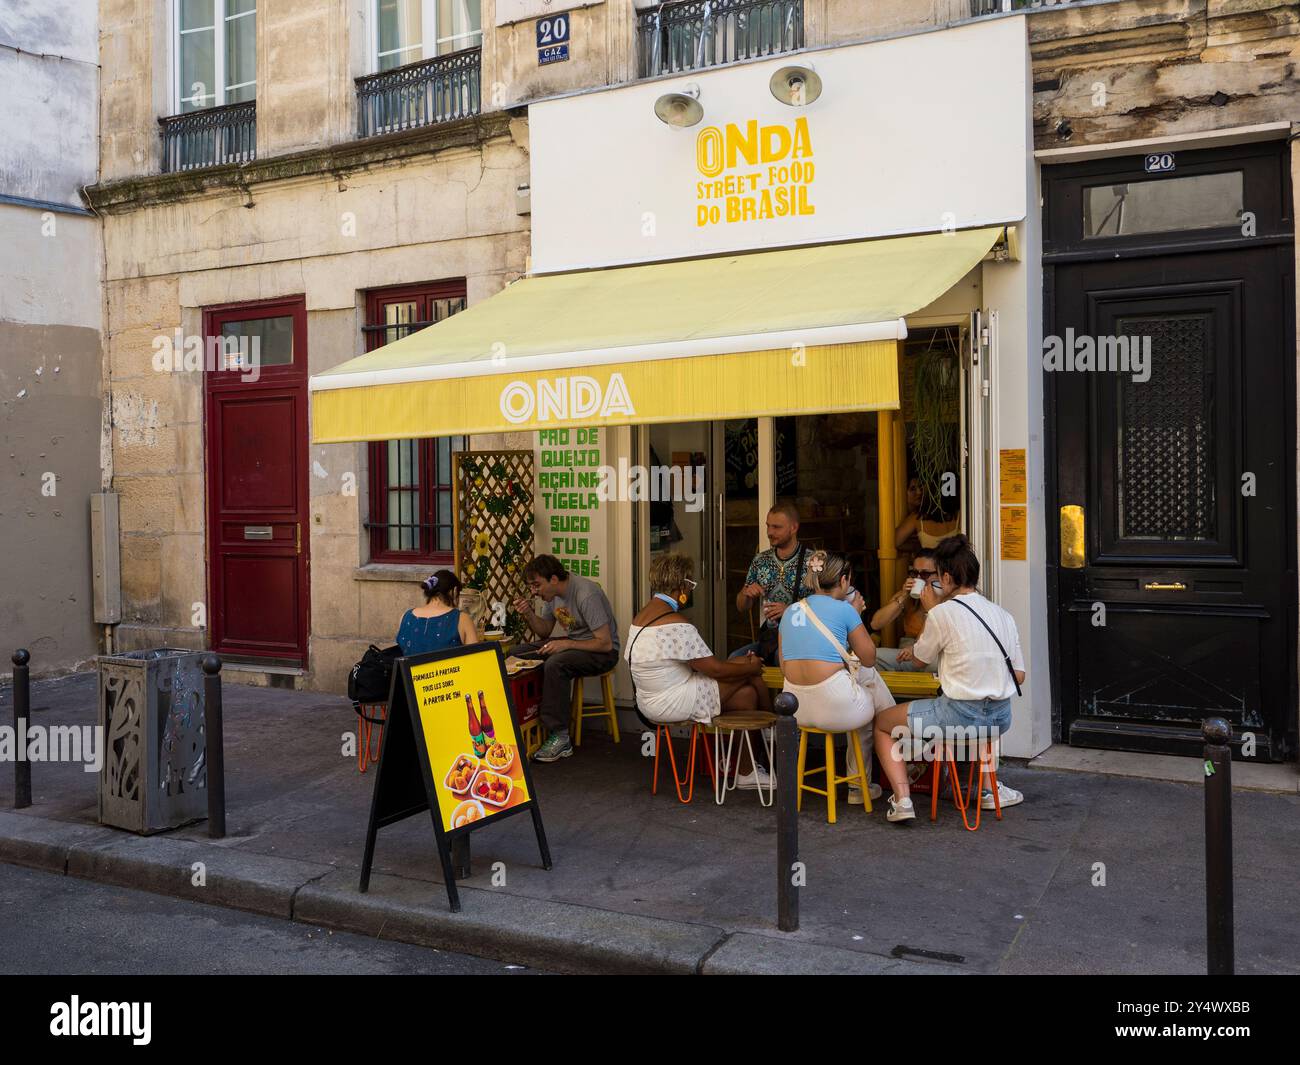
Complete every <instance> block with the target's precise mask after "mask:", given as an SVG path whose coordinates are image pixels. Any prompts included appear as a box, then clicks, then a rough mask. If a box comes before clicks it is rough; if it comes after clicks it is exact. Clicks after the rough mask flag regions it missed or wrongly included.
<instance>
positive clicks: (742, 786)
mask: <svg viewBox="0 0 1300 1065" xmlns="http://www.w3.org/2000/svg"><path fill="white" fill-rule="evenodd" d="M771 786H772V775H771V774H770V773H768V771H767V770H766V769H764V768H763V767H762V766H761V765H756V766H754V771H753V772H752V773H738V774H736V790H737V791H757V790H758V789H759V788H762V789H763V790H764V791H766V790H767V789H768V788H770V787H771Z"/></svg>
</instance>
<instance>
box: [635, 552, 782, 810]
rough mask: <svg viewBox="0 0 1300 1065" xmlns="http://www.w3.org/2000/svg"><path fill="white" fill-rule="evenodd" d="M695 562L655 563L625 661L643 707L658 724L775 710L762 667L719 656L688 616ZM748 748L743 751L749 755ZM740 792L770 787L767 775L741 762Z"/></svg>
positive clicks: (675, 558)
mask: <svg viewBox="0 0 1300 1065" xmlns="http://www.w3.org/2000/svg"><path fill="white" fill-rule="evenodd" d="M694 568H695V563H694V562H693V561H692V560H691V559H690V558H688V557H687V556H685V555H679V554H664V555H660V556H659V557H657V558H656V559H655V560H654V561H653V562H651V563H650V591H651V593H652V594H651V597H650V601H649V602H648V603H646V605H645V606H644V607H642V608H641V610H640V612H639V613H638V614H637V615H636V616H635V617H634V618H633V619H632V625H631V627H630V628H629V629H628V633H627V635H628V639H627V651H626V652H624V657H625V658H626V659H627V662H628V665H629V667H630V668H631V670H632V682H633V684H634V686H635V688H636V704H637V708H638V709H639V710H640V711H641V713H642V714H643V715H644V716H645V718H646V720H648V721H651V722H653V723H654V724H678V723H689V722H692V721H698V722H702V723H705V724H707V723H708V722H710V721H712V720H713V719H714V718H715V717H717V716H718V715H719V714H721V713H724V712H726V711H728V710H771V708H772V700H771V696H770V695H769V694H768V691H767V687H766V685H764V683H763V663H762V661H761V660H760V659H759V657H758V656H757V655H755V654H753V653H752V652H751V653H749V654H747V655H745V656H744V657H743V658H732V659H727V660H725V661H724V660H723V659H720V658H717V657H715V656H714V654H713V651H712V650H711V649H710V647H709V645H708V644H707V643H705V641H704V637H703V636H701V635H700V631H699V629H697V628H696V627H695V626H694V625H692V624H691V623H690V622H689V621H687V620H686V619H685V618H683V617H682V616H681V612H682V611H683V610H686V609H687V608H688V607H689V606H690V603H691V593H692V591H693V590H694V588H695V584H696V582H695V580H694V579H693V578H692V576H691V574H692V573H693V571H694ZM745 747H746V745H745V744H742V745H741V750H742V751H744V750H745ZM742 759H743V760H742V761H741V764H740V766H739V769H740V771H741V772H740V775H739V776H738V777H737V778H736V786H737V787H738V788H742V789H745V790H752V789H754V788H757V787H759V785H762V787H764V788H766V787H768V786H769V779H768V775H767V770H765V769H764V768H763V767H762V766H757V767H755V766H748V767H747V763H748V761H749V760H748V758H747V757H744V756H743V755H742Z"/></svg>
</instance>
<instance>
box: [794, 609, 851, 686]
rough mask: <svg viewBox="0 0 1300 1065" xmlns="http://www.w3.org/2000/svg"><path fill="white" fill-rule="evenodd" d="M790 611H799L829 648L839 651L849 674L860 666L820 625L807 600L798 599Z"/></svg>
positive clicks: (828, 631)
mask: <svg viewBox="0 0 1300 1065" xmlns="http://www.w3.org/2000/svg"><path fill="white" fill-rule="evenodd" d="M790 609H791V610H799V611H801V612H802V613H803V615H804V617H806V618H807V619H808V620H809V621H811V622H812V624H813V628H815V629H816V630H817V631H818V632H820V633H821V634H822V635H823V636H825V637H826V639H827V640H829V641H830V644H831V646H832V647H834V648H835V650H837V651H839V653H840V657H841V658H842V659H844V668H845V669H847V670H848V671H849V672H850V673H852V672H853V671H854V670H855V669H856V668H857V667H858V666H859V665H860V664H861V663H859V662H855V661H854V660H853V659H852V658H850V657H849V652H848V651H846V650H845V649H844V645H843V644H842V643H840V641H839V640H837V639H836V638H835V637H834V636H833V635H832V634H831V630H830V629H828V628H827V627H826V626H825V624H823V623H822V619H821V618H819V617H818V616H817V612H816V611H815V610H813V608H812V607H810V606H809V605H808V600H806V599H800V600H799V602H797V603H792V604H791V605H790Z"/></svg>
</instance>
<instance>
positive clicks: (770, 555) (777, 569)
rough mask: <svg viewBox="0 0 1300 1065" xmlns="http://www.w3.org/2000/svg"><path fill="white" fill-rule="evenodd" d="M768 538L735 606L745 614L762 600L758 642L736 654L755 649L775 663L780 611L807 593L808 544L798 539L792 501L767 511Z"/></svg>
mask: <svg viewBox="0 0 1300 1065" xmlns="http://www.w3.org/2000/svg"><path fill="white" fill-rule="evenodd" d="M767 542H768V543H770V544H771V545H772V546H771V547H770V548H768V549H767V550H766V551H760V552H759V553H758V554H757V555H755V556H754V560H753V561H752V562H751V563H750V564H749V572H748V573H746V574H745V586H744V587H743V588H741V589H740V593H739V594H738V595H737V596H736V609H737V610H739V611H740V612H741V613H742V614H745V615H748V614H749V612H750V611H751V609H753V606H754V604H755V603H760V604H761V610H762V617H761V618H760V626H759V633H758V642H757V643H755V644H750V645H748V646H746V647H742V648H741V649H740V650H739V651H736V652H735V654H737V655H741V654H744V653H745V652H746V651H756V652H757V653H758V654H759V655H761V656H762V658H763V660H764V661H765V662H767V663H768V665H774V664H775V662H776V659H775V657H774V656H775V654H776V642H777V637H776V633H777V628H776V627H777V625H779V624H780V622H781V615H782V614H784V613H785V608H786V607H788V606H789V605H790V604H791V603H793V602H794V601H795V600H796V599H802V598H803V596H804V590H803V572H804V555H805V554H806V553H807V547H806V546H805V545H803V544H801V543H800V542H799V511H798V510H796V509H795V507H794V504H793V503H778V504H777V505H776V506H774V507H773V508H772V509H771V510H769V511H768V512H767Z"/></svg>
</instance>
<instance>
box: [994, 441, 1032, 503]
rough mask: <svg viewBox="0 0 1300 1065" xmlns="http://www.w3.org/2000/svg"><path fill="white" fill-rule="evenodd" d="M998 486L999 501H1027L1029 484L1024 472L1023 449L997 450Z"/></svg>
mask: <svg viewBox="0 0 1300 1065" xmlns="http://www.w3.org/2000/svg"><path fill="white" fill-rule="evenodd" d="M998 460H999V463H998V471H999V474H998V486H999V488H1000V489H1001V497H1002V498H1001V502H1003V503H1028V502H1029V485H1028V477H1027V476H1026V472H1025V449H1024V448H1017V449H1015V450H1009V451H999V452H998Z"/></svg>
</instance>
